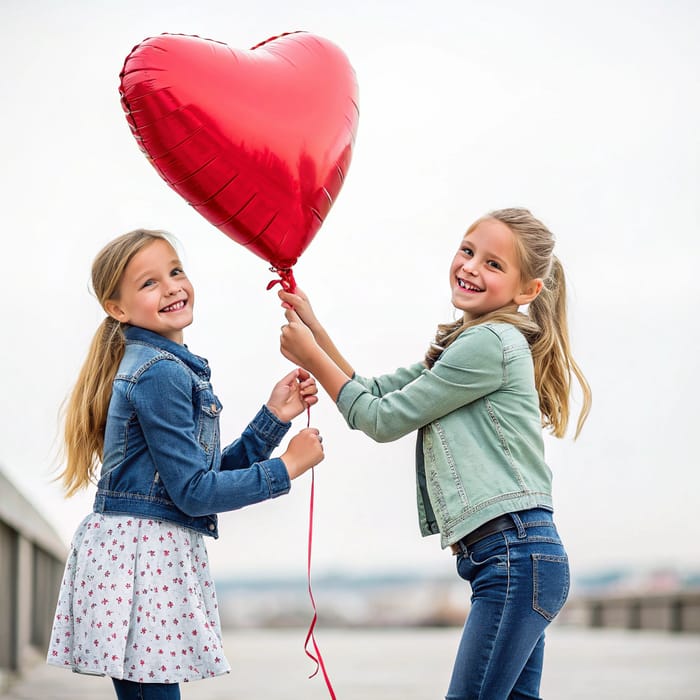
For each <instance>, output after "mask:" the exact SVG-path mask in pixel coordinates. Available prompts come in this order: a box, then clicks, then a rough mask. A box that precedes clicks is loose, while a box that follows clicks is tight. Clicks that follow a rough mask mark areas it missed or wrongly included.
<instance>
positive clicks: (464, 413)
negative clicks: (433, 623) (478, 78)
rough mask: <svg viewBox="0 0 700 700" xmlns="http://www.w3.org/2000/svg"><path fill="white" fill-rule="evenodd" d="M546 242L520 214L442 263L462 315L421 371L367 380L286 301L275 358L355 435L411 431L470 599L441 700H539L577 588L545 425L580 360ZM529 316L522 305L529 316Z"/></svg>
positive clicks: (586, 394)
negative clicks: (305, 379)
mask: <svg viewBox="0 0 700 700" xmlns="http://www.w3.org/2000/svg"><path fill="white" fill-rule="evenodd" d="M553 248H554V238H553V236H552V234H551V232H550V231H549V230H548V229H547V228H546V226H544V224H542V222H540V221H539V220H537V219H536V218H535V217H534V216H533V215H532V214H531V213H530V212H529V211H527V210H525V209H504V210H500V211H494V212H491V213H490V214H488V215H487V216H485V217H483V218H481V219H479V220H477V221H476V222H475V223H474V224H472V226H470V228H469V229H468V230H467V232H466V234H465V235H464V237H463V239H462V242H461V244H460V246H459V249H458V251H457V253H456V254H455V256H454V258H453V260H452V262H451V264H450V268H449V285H450V294H451V300H452V304H453V306H454V307H455V309H457V311H458V312H459V313H460V318H459V319H458V320H457V321H455V322H453V323H446V324H441V325H439V326H438V329H437V333H436V336H435V339H434V342H433V343H432V344H431V346H430V348H429V350H428V352H427V354H426V356H425V358H424V359H423V361H422V362H419V363H416V364H415V365H412V366H410V367H407V368H402V369H399V370H397V371H396V372H393V373H391V374H387V375H383V376H380V377H374V378H364V377H359V376H357V375H356V374H355V372H354V370H353V368H352V366H351V365H350V364H349V363H348V361H347V360H346V359H345V358H344V357H343V356H342V355H341V354H340V352H339V351H338V349H337V348H336V347H335V345H334V343H333V342H332V340H331V339H330V337H329V336H328V334H327V333H326V331H325V329H324V328H323V326H322V325H321V324H320V323H319V321H318V319H317V318H316V316H315V314H314V313H313V310H312V308H311V305H310V304H309V301H308V298H307V297H306V296H305V295H304V294H303V293H302V292H300V291H297V293H296V294H290V293H288V292H286V291H284V290H282V291H280V292H279V296H280V298H281V299H282V302H283V306H284V307H285V308H286V312H285V315H286V318H287V321H288V323H287V324H286V325H285V326H283V328H282V337H281V350H282V353H283V354H284V355H285V356H286V357H287V358H288V359H290V360H292V361H293V362H295V363H297V364H299V365H300V366H302V367H305V368H306V369H307V370H309V372H311V373H312V374H313V375H314V376H315V377H316V379H317V380H318V381H319V382H320V383H321V385H322V386H323V387H324V389H325V390H326V391H327V392H328V394H329V395H330V396H331V398H332V399H333V400H334V401H335V402H336V405H337V406H338V408H339V410H340V411H341V413H342V414H343V416H344V417H345V419H346V421H347V422H348V425H349V426H350V427H351V428H353V429H358V430H361V431H363V432H364V433H365V434H367V435H368V436H369V437H371V438H373V439H374V440H377V441H379V442H385V441H389V440H395V439H397V438H399V437H402V436H404V435H406V434H408V433H409V432H412V431H414V430H415V431H417V435H418V442H417V449H416V480H417V494H418V515H419V520H420V527H421V532H422V534H423V535H430V534H439V535H440V540H441V545H442V547H443V548H445V549H448V548H449V549H451V550H452V552H453V553H454V554H455V555H456V562H457V570H458V573H459V575H460V576H461V577H462V578H464V579H466V580H467V581H469V583H470V585H471V589H472V599H471V608H470V612H469V615H468V617H467V620H466V623H465V626H464V630H463V634H462V639H461V642H460V645H459V649H458V651H457V658H456V661H455V664H454V670H453V673H452V679H451V681H450V685H449V689H448V691H447V696H446V698H447V700H477V699H479V700H506V698H511V699H515V698H538V697H539V686H540V678H541V675H542V663H543V655H544V630H545V628H546V627H547V625H548V624H549V623H550V622H551V620H552V619H553V618H554V617H555V616H556V615H557V613H558V612H559V611H560V609H561V608H562V606H563V605H564V602H565V601H566V598H567V595H568V591H569V564H568V559H567V555H566V551H565V549H564V546H563V544H562V542H561V539H560V537H559V535H558V533H557V529H556V527H555V525H554V521H553V517H552V513H553V505H552V475H551V472H550V470H549V467H548V466H547V464H546V462H545V460H544V445H543V440H542V428H543V427H545V428H549V429H550V430H551V432H552V433H553V434H554V435H555V436H556V437H563V436H564V434H565V432H566V429H567V425H568V421H569V394H570V389H571V383H572V375H573V376H575V378H576V380H577V381H578V383H579V384H580V386H581V389H582V395H583V406H582V410H581V413H580V416H579V419H578V425H577V429H576V436H578V433H579V431H580V430H581V427H582V425H583V422H584V420H585V418H586V416H587V414H588V411H589V407H590V389H589V387H588V384H587V382H586V380H585V378H584V376H583V374H582V373H581V371H580V369H579V367H578V365H577V364H576V362H575V361H574V359H573V357H572V355H571V351H570V347H569V338H568V331H567V321H566V289H565V283H564V272H563V269H562V266H561V264H560V262H559V260H558V259H557V258H556V257H555V256H554V255H553ZM524 307H526V311H522V310H521V309H522V308H524Z"/></svg>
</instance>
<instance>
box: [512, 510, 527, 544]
mask: <svg viewBox="0 0 700 700" xmlns="http://www.w3.org/2000/svg"><path fill="white" fill-rule="evenodd" d="M508 515H510V517H511V518H512V519H513V523H514V524H515V527H516V528H517V529H518V539H519V540H524V539H525V538H526V537H527V532H525V526H524V525H523V521H522V520H521V519H520V516H519V515H518V514H517V513H508Z"/></svg>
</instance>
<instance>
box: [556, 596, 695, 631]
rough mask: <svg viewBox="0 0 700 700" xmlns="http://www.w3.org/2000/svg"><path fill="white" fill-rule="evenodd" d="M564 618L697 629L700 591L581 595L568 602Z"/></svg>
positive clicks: (588, 623) (622, 626)
mask: <svg viewBox="0 0 700 700" xmlns="http://www.w3.org/2000/svg"><path fill="white" fill-rule="evenodd" d="M562 619H563V621H566V622H569V623H573V624H578V625H583V626H585V627H614V628H617V629H628V630H658V631H664V632H695V633H698V632H700V590H684V591H668V592H659V593H655V592H644V593H638V594H632V593H626V594H606V595H600V596H593V595H589V596H581V597H577V598H574V599H573V600H570V601H568V602H567V604H566V606H565V608H564V610H563V611H562Z"/></svg>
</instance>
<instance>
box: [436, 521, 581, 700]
mask: <svg viewBox="0 0 700 700" xmlns="http://www.w3.org/2000/svg"><path fill="white" fill-rule="evenodd" d="M510 515H511V518H512V520H513V527H512V529H508V530H504V531H503V532H499V533H496V534H495V535H490V536H488V537H486V538H484V539H482V540H480V541H478V542H476V543H475V544H473V545H472V546H471V547H469V548H468V550H467V549H466V548H465V547H464V545H460V547H461V550H462V551H461V553H458V555H457V571H458V573H459V575H460V576H461V577H462V578H463V579H465V580H467V581H469V583H470V584H471V589H472V599H471V601H472V604H471V610H470V612H469V616H468V617H467V621H466V623H465V625H464V630H463V632H462V639H461V641H460V644H459V648H458V650H457V658H456V660H455V665H454V670H453V671H452V680H451V681H450V686H449V689H448V691H447V695H446V700H525V698H527V699H528V700H536V699H539V697H540V694H539V689H540V679H541V676H542V662H543V659H544V630H545V628H546V627H547V625H549V623H550V622H551V621H552V620H553V619H554V617H555V616H556V615H557V613H558V612H559V611H560V610H561V608H562V607H563V605H564V603H565V602H566V598H567V596H568V594H569V562H568V559H567V556H566V551H565V550H564V546H563V545H562V543H561V540H560V538H559V534H558V533H557V529H556V527H555V525H554V522H553V519H552V513H551V512H550V511H548V510H545V509H540V508H537V509H533V510H525V511H520V512H519V513H511V514H510Z"/></svg>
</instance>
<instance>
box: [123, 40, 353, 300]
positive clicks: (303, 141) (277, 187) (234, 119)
mask: <svg viewBox="0 0 700 700" xmlns="http://www.w3.org/2000/svg"><path fill="white" fill-rule="evenodd" d="M120 95H121V104H122V107H123V109H124V112H125V113H126V119H127V121H128V123H129V126H130V127H131V131H132V133H133V135H134V137H135V139H136V141H137V142H138V145H139V147H140V148H141V150H142V151H143V152H144V153H145V154H146V156H147V158H148V160H149V161H150V162H151V164H152V165H153V167H154V168H155V169H156V170H157V171H158V173H159V174H160V175H161V177H162V178H163V179H164V180H165V181H166V182H167V183H168V185H170V187H172V189H174V190H175V191H176V192H177V193H178V194H180V195H181V196H182V197H183V198H184V199H185V200H186V201H187V202H188V203H189V204H190V205H191V206H192V207H194V209H196V210H197V211H198V212H199V213H200V214H201V215H202V216H203V217H204V218H205V219H207V221H209V222H210V223H211V224H213V225H214V226H215V227H216V228H218V229H219V230H220V231H222V232H223V233H225V234H226V235H227V236H229V237H230V238H231V239H233V240H234V241H236V242H237V243H240V244H241V245H243V246H246V247H247V248H248V249H249V250H251V251H252V252H253V253H255V254H256V255H258V256H259V257H261V258H263V259H264V260H266V261H268V262H269V263H270V265H271V266H272V268H271V269H273V270H274V271H275V272H277V274H278V275H279V277H280V279H278V280H275V281H273V282H271V283H270V285H269V286H272V285H274V284H276V283H278V282H279V283H281V284H282V286H283V287H285V288H286V289H292V290H293V289H294V288H295V286H296V284H295V281H294V276H293V274H292V268H293V266H294V264H295V263H296V262H297V260H298V258H299V256H300V255H301V254H302V253H303V252H304V251H305V250H306V248H307V247H308V245H309V243H311V241H312V239H313V238H314V236H315V235H316V233H317V232H318V230H319V228H320V227H321V225H322V224H323V221H324V220H325V218H326V216H327V214H328V212H329V210H330V208H331V206H332V204H333V202H334V201H335V198H336V197H337V196H338V193H339V191H340V189H341V187H342V185H343V180H344V178H345V176H346V174H347V171H348V168H349V166H350V161H351V157H352V149H353V144H354V140H355V135H356V132H357V125H358V119H359V111H358V88H357V82H356V78H355V72H354V70H353V68H352V66H351V65H350V63H349V62H348V60H347V58H346V56H345V55H344V53H343V52H342V51H341V50H340V49H339V48H338V47H337V46H336V45H335V44H333V43H331V42H330V41H328V40H326V39H323V38H321V37H319V36H315V35H313V34H310V33H307V32H291V33H287V34H282V35H281V36H277V37H272V38H270V39H268V40H266V41H263V42H262V43H260V44H257V45H256V46H254V47H253V48H252V49H246V50H237V49H233V48H231V47H229V46H227V45H226V44H224V43H221V42H218V41H213V40H210V39H203V38H201V37H197V36H187V35H182V34H161V35H160V36H157V37H151V38H148V39H145V40H144V41H143V42H141V43H140V44H138V45H137V46H135V47H134V48H133V49H132V51H131V52H130V53H129V55H128V56H127V58H126V60H125V61H124V67H123V69H122V72H121V74H120Z"/></svg>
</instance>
